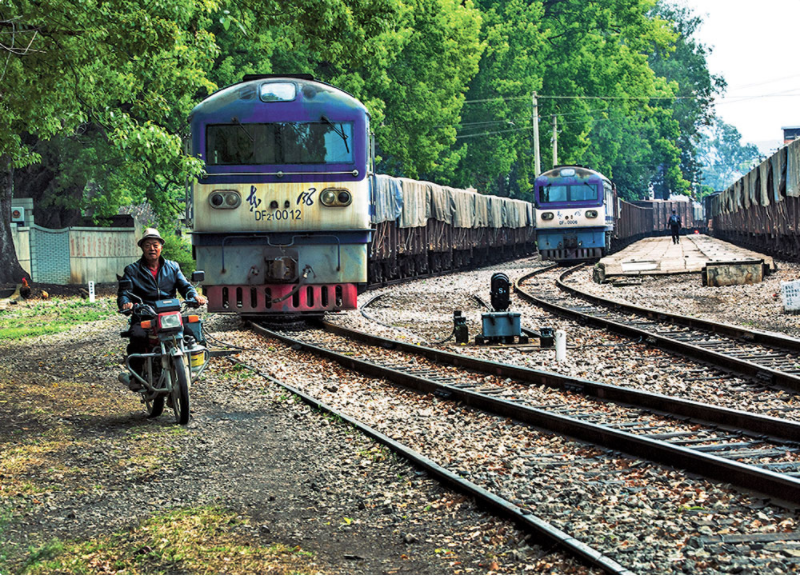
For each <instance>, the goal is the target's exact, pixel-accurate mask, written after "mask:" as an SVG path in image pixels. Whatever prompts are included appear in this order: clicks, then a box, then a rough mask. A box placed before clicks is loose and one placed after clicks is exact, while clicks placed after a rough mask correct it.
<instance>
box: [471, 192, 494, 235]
mask: <svg viewBox="0 0 800 576" xmlns="http://www.w3.org/2000/svg"><path fill="white" fill-rule="evenodd" d="M473 200H474V201H475V226H474V228H485V227H487V226H488V225H489V203H490V200H489V196H485V195H483V194H475V196H474V197H473Z"/></svg>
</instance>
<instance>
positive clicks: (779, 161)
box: [769, 150, 786, 202]
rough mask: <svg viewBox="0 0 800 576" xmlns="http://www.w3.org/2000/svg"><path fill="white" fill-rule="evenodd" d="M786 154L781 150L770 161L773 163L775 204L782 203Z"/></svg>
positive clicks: (773, 196) (773, 195)
mask: <svg viewBox="0 0 800 576" xmlns="http://www.w3.org/2000/svg"><path fill="white" fill-rule="evenodd" d="M785 157H786V152H785V151H784V150H779V151H778V153H777V154H773V155H772V158H770V159H769V161H770V162H771V163H772V199H773V200H774V201H775V202H780V201H781V178H782V177H783V176H782V175H783V167H784V162H785V160H784V159H785Z"/></svg>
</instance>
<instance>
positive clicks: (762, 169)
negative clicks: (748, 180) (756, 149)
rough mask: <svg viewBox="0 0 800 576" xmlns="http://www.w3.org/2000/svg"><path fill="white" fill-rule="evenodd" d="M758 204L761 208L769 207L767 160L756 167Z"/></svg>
mask: <svg viewBox="0 0 800 576" xmlns="http://www.w3.org/2000/svg"><path fill="white" fill-rule="evenodd" d="M758 179H759V186H758V188H759V189H758V203H759V204H761V205H762V206H769V190H768V189H767V184H768V183H769V160H764V161H763V162H762V163H761V164H760V165H759V167H758Z"/></svg>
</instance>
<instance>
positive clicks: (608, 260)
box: [594, 234, 775, 283]
mask: <svg viewBox="0 0 800 576" xmlns="http://www.w3.org/2000/svg"><path fill="white" fill-rule="evenodd" d="M758 262H761V263H763V269H764V272H765V273H769V272H772V271H774V270H775V262H774V261H773V260H772V257H770V256H766V255H765V254H759V253H758V252H753V251H752V250H745V249H744V248H739V247H738V246H734V245H733V244H730V243H728V242H723V241H722V240H717V239H716V238H711V237H710V236H706V235H705V234H688V235H686V236H681V241H680V244H673V243H672V238H671V237H670V236H658V237H655V238H645V239H643V240H639V241H638V242H635V243H633V244H631V245H630V246H628V247H627V248H625V249H624V250H622V251H620V252H617V253H616V254H612V255H610V256H606V257H605V258H602V259H601V260H600V262H598V263H597V265H596V266H595V271H594V278H595V282H599V283H602V282H607V281H608V279H609V278H613V277H621V276H623V277H624V276H642V275H651V274H687V273H691V272H702V271H703V269H704V268H706V267H707V266H708V265H709V263H712V264H713V263H719V264H722V263H725V264H727V265H733V266H736V265H739V264H741V265H744V266H747V265H750V266H752V265H755V264H756V263H758ZM757 281H760V278H759V279H758V280H757Z"/></svg>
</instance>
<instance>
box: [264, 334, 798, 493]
mask: <svg viewBox="0 0 800 576" xmlns="http://www.w3.org/2000/svg"><path fill="white" fill-rule="evenodd" d="M253 326H254V328H255V330H256V331H257V332H259V333H261V334H262V335H265V336H268V337H270V338H274V339H277V340H280V341H282V342H284V343H286V344H289V345H290V346H292V347H293V348H294V349H297V350H308V351H309V352H311V353H313V354H315V355H317V356H320V357H323V358H327V359H329V360H332V361H334V362H337V363H338V364H340V365H341V366H344V367H346V368H349V369H351V370H355V371H357V372H360V373H362V374H365V375H367V376H370V377H374V378H383V379H386V380H388V381H390V382H393V383H395V384H399V385H402V386H405V387H407V388H411V389H414V390H418V391H420V392H424V393H426V394H434V395H437V396H439V397H442V398H445V399H449V400H452V401H456V402H462V403H464V404H465V405H468V406H471V407H473V408H476V409H479V410H485V411H487V412H490V413H493V414H496V415H499V416H503V417H507V418H512V419H515V420H517V421H519V422H523V423H525V424H529V425H531V426H534V427H537V428H539V429H544V430H548V431H551V432H556V433H558V434H563V435H568V436H572V437H574V438H578V439H580V440H583V441H585V442H587V443H590V444H593V445H595V446H603V447H605V448H610V449H612V450H619V451H622V452H626V453H628V454H632V455H635V456H636V457H638V458H642V459H645V460H648V461H651V462H659V463H661V464H666V465H668V466H673V467H675V468H678V469H686V470H689V471H691V472H695V473H698V474H700V475H702V476H704V477H706V478H713V479H716V480H719V481H721V482H727V483H731V484H734V485H737V486H740V487H743V488H746V489H749V490H753V491H756V492H760V493H762V494H766V495H768V496H770V497H772V498H776V499H779V500H784V501H789V502H792V503H797V504H800V480H796V479H794V478H792V477H790V476H786V475H782V474H778V473H775V472H771V471H769V470H764V469H760V468H756V467H754V466H749V465H747V464H741V463H739V462H736V461H732V460H726V459H724V458H720V457H718V456H714V455H712V454H708V453H704V452H699V451H695V450H691V449H689V448H684V447H682V446H677V445H673V444H669V443H667V442H664V441H662V440H658V439H654V438H647V437H643V436H637V435H635V434H631V433H628V432H624V431H621V430H615V429H612V428H609V427H607V426H603V425H600V424H594V423H590V422H585V421H581V420H577V419H575V418H571V417H569V416H565V415H562V414H554V413H551V412H548V411H545V410H540V409H537V408H532V407H528V406H524V405H522V404H518V403H516V402H510V401H508V400H503V399H501V398H495V397H492V396H490V395H487V394H481V393H478V392H472V391H469V390H465V389H462V388H458V387H455V386H450V385H447V384H442V383H439V382H435V381H433V380H430V379H428V378H423V377H420V376H415V375H412V374H408V373H406V372H402V371H400V370H395V369H392V368H388V367H385V366H380V365H377V364H374V363H372V362H367V361H365V360H360V359H358V358H354V357H351V356H345V355H343V354H339V353H338V352H334V351H333V350H329V349H327V348H321V347H319V346H315V345H313V344H309V343H308V342H304V341H302V340H297V339H294V338H290V337H288V336H285V335H283V334H278V333H276V332H272V331H271V330H267V329H265V328H262V327H259V326H257V325H253Z"/></svg>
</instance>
